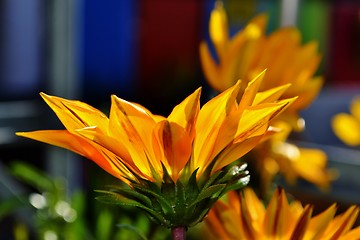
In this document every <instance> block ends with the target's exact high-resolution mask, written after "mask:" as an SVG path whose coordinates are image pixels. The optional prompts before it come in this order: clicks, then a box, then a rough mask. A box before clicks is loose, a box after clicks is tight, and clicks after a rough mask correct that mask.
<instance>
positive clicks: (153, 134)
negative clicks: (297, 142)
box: [17, 72, 294, 184]
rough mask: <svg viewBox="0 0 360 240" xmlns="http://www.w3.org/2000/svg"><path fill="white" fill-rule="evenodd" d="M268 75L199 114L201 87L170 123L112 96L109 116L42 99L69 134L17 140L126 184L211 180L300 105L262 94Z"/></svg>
mask: <svg viewBox="0 0 360 240" xmlns="http://www.w3.org/2000/svg"><path fill="white" fill-rule="evenodd" d="M263 76H264V72H263V73H261V74H260V75H259V76H258V77H256V78H255V79H254V80H253V81H252V82H250V83H249V85H248V87H247V88H246V90H245V93H244V95H243V98H242V99H241V101H240V102H239V103H237V99H236V97H237V95H238V91H239V89H240V82H238V83H236V84H235V85H234V86H233V87H231V88H229V89H228V90H226V91H224V92H223V93H222V94H220V95H218V96H217V97H215V98H213V99H211V100H210V101H208V102H207V103H206V104H205V105H204V106H203V107H202V108H201V109H200V107H199V105H200V104H199V99H200V92H201V89H200V88H199V89H197V90H196V91H195V92H194V93H193V94H191V95H190V96H189V97H187V98H186V99H185V100H184V101H183V102H181V103H180V104H179V105H177V106H176V107H175V108H174V109H173V111H172V112H171V114H170V115H169V116H168V117H163V116H158V115H154V114H152V113H151V112H150V111H149V110H148V109H146V108H145V107H143V106H140V105H139V104H135V103H130V102H128V101H125V100H123V99H120V98H118V97H116V96H112V98H111V99H112V104H111V109H110V117H109V118H108V117H107V116H106V115H104V114H103V113H102V112H100V111H99V110H97V109H95V108H93V107H91V106H89V105H87V104H86V103H83V102H80V101H74V100H66V99H63V98H60V97H55V96H49V95H46V94H44V93H41V96H42V97H43V99H44V100H45V101H46V103H47V104H48V105H49V106H50V107H51V108H52V110H53V111H54V112H55V113H56V115H57V116H58V118H59V119H60V121H61V122H62V123H63V125H64V126H65V128H66V130H44V131H34V132H19V133H17V135H19V136H24V137H28V138H32V139H35V140H38V141H42V142H45V143H49V144H52V145H55V146H59V147H63V148H66V149H69V150H71V151H74V152H76V153H78V154H80V155H83V156H85V157H87V158H89V159H91V160H93V161H94V162H95V163H97V164H98V165H99V166H100V167H101V168H103V169H104V170H105V171H107V172H108V173H110V174H112V175H113V176H115V177H117V178H119V179H121V180H123V181H125V182H126V183H128V184H129V183H130V182H139V179H145V180H149V181H152V182H155V183H157V184H161V182H162V181H163V177H164V175H165V174H167V175H169V176H170V178H171V179H172V180H173V181H174V182H176V181H177V180H178V179H179V177H180V175H181V174H182V173H184V175H186V176H189V175H190V174H192V173H193V172H194V171H195V170H197V176H198V177H200V176H202V175H204V173H206V175H207V176H210V175H212V174H213V173H215V172H217V171H218V170H220V169H222V168H223V167H225V166H227V165H229V164H230V163H232V162H233V161H235V160H237V159H239V158H240V157H242V156H243V155H244V154H246V153H247V152H248V151H249V150H251V149H252V148H253V147H254V146H255V145H256V144H257V143H258V141H259V140H260V138H261V137H262V136H263V135H264V134H265V133H266V132H267V128H268V123H269V121H270V120H272V119H273V118H274V117H275V116H276V115H277V114H278V113H280V112H281V111H282V110H283V109H284V108H285V107H287V106H288V105H289V103H291V102H293V101H294V98H293V99H285V100H281V101H277V98H278V97H279V91H283V89H284V88H285V87H288V86H285V87H283V88H277V89H274V90H271V91H266V92H262V93H257V91H258V86H259V84H260V82H261V81H262V79H263ZM205 178H206V177H205Z"/></svg>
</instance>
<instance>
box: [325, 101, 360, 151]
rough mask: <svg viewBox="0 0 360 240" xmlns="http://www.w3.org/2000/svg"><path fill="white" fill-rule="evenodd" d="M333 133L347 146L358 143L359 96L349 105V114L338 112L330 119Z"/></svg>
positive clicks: (359, 134)
mask: <svg viewBox="0 0 360 240" xmlns="http://www.w3.org/2000/svg"><path fill="white" fill-rule="evenodd" d="M331 124H332V128H333V131H334V133H335V135H336V136H337V137H338V138H339V139H340V140H341V141H343V142H344V143H345V144H347V145H349V146H359V145H360V97H355V98H354V100H353V101H352V102H351V105H350V114H347V113H339V114H337V115H335V116H334V117H333V119H332V121H331Z"/></svg>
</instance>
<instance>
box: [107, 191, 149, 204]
mask: <svg viewBox="0 0 360 240" xmlns="http://www.w3.org/2000/svg"><path fill="white" fill-rule="evenodd" d="M110 187H111V188H112V189H110V190H111V191H112V192H115V193H119V194H121V195H123V196H124V197H126V198H128V199H132V200H135V201H140V202H141V203H142V204H144V205H145V206H148V207H151V200H150V199H149V198H148V197H147V196H146V195H144V194H141V193H139V192H137V191H134V190H133V189H126V188H122V187H116V186H110Z"/></svg>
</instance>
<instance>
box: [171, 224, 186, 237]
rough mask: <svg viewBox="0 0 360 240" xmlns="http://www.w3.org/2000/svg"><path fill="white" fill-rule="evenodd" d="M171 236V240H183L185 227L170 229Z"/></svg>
mask: <svg viewBox="0 0 360 240" xmlns="http://www.w3.org/2000/svg"><path fill="white" fill-rule="evenodd" d="M171 235H172V239H173V240H185V239H186V227H175V228H173V229H171Z"/></svg>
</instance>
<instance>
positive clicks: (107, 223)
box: [95, 210, 114, 240]
mask: <svg viewBox="0 0 360 240" xmlns="http://www.w3.org/2000/svg"><path fill="white" fill-rule="evenodd" d="M96 219H97V222H96V231H95V234H96V239H98V240H107V239H110V236H111V226H112V224H113V221H114V219H113V215H112V214H111V213H110V212H109V210H102V211H101V212H100V213H99V215H98V216H97V218H96Z"/></svg>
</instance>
